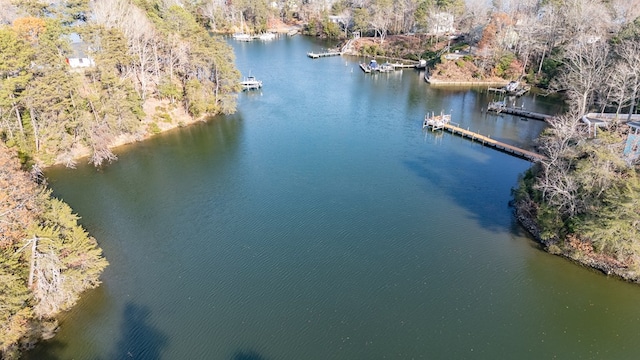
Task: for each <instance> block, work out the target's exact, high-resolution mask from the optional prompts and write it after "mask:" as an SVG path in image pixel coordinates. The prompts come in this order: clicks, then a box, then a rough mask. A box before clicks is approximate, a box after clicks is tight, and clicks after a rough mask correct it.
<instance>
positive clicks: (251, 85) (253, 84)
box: [240, 76, 262, 90]
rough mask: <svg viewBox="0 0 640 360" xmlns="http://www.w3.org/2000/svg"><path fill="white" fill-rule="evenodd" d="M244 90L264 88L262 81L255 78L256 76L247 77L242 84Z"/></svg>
mask: <svg viewBox="0 0 640 360" xmlns="http://www.w3.org/2000/svg"><path fill="white" fill-rule="evenodd" d="M240 86H242V90H253V89H259V88H261V87H262V81H260V80H258V79H256V78H255V76H247V77H246V78H244V80H242V81H241V82H240Z"/></svg>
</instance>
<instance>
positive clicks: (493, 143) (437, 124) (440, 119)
mask: <svg viewBox="0 0 640 360" xmlns="http://www.w3.org/2000/svg"><path fill="white" fill-rule="evenodd" d="M425 127H427V128H431V131H435V130H441V129H442V130H446V131H448V132H450V133H452V134H453V135H458V136H461V137H463V138H465V137H466V138H468V139H470V140H471V141H478V142H480V143H482V145H485V146H489V147H492V148H494V149H496V150H500V151H503V152H506V153H507V154H511V155H514V156H517V157H520V158H523V159H526V160H529V161H534V162H535V161H540V160H544V159H546V157H545V156H544V155H541V154H538V153H535V152H533V151H528V150H524V149H521V148H519V147H517V146H513V145H509V144H505V143H503V142H501V141H498V140H494V139H492V138H490V137H488V136H484V135H480V134H478V133H475V132H473V131H470V130H469V129H466V130H465V129H463V128H461V127H458V126H455V125H452V124H451V115H444V114H443V115H438V116H430V117H429V116H426V117H425V119H424V123H423V125H422V128H425Z"/></svg>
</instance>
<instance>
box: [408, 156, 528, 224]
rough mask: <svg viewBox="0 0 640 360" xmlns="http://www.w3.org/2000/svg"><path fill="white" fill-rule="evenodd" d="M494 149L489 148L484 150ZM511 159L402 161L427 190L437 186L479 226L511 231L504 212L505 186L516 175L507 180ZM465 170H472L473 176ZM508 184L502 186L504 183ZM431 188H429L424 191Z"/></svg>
mask: <svg viewBox="0 0 640 360" xmlns="http://www.w3.org/2000/svg"><path fill="white" fill-rule="evenodd" d="M486 150H488V151H494V150H492V149H486ZM511 161H520V160H518V159H506V160H504V162H502V165H500V164H491V163H490V164H488V165H479V164H478V162H477V161H476V160H474V159H472V158H468V157H464V156H460V157H457V158H456V159H455V163H452V164H437V165H434V161H433V159H432V158H431V157H429V156H427V155H417V156H415V157H413V158H411V159H407V160H406V161H405V166H406V167H407V168H408V169H409V170H410V171H412V172H413V173H414V174H416V175H417V176H418V177H420V178H422V179H424V180H425V183H427V184H428V185H425V186H426V187H427V188H428V189H433V188H435V189H438V191H439V192H441V193H443V194H445V195H446V196H448V197H449V198H450V199H452V200H453V201H454V202H455V203H456V204H457V205H458V206H460V207H462V208H464V209H466V210H467V211H468V212H469V213H470V217H471V218H472V219H474V220H475V221H477V222H478V223H479V225H480V226H482V227H483V228H485V229H488V230H490V231H511V230H512V226H513V225H512V221H511V219H510V218H511V215H510V214H511V212H508V211H504V209H505V208H507V207H508V206H509V201H510V199H511V194H510V191H509V190H505V187H506V188H507V189H508V186H510V185H515V184H516V181H517V178H516V177H517V175H515V174H514V175H513V178H512V179H508V176H505V175H508V174H511V172H512V171H513V170H505V171H506V173H505V171H501V169H500V168H501V167H504V169H509V168H510V167H511V166H512V165H513V164H512V163H511ZM465 172H473V173H476V175H474V176H469V175H465V174H464V173H465ZM507 181H508V183H507V184H506V186H505V182H507ZM428 191H431V190H428Z"/></svg>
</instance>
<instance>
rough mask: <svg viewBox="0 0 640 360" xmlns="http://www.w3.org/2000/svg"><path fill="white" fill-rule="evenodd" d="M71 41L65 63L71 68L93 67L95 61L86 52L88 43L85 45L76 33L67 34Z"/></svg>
mask: <svg viewBox="0 0 640 360" xmlns="http://www.w3.org/2000/svg"><path fill="white" fill-rule="evenodd" d="M69 40H70V41H71V55H70V56H69V57H68V58H67V64H69V66H70V67H71V68H72V69H79V68H87V67H93V66H95V65H96V63H95V61H93V59H92V58H91V57H89V55H88V54H87V53H88V52H89V45H87V44H86V43H85V42H84V41H82V39H81V38H80V36H79V35H78V34H77V33H72V34H71V35H69Z"/></svg>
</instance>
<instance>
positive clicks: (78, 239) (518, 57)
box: [0, 0, 640, 359]
mask: <svg viewBox="0 0 640 360" xmlns="http://www.w3.org/2000/svg"><path fill="white" fill-rule="evenodd" d="M0 6H1V8H2V9H3V12H2V14H0V137H1V139H2V144H0V164H1V165H2V166H1V167H0V198H1V199H2V201H1V202H0V278H1V279H2V281H1V282H0V304H2V306H0V326H2V330H1V331H0V354H1V356H2V358H7V359H10V358H18V357H19V356H20V351H22V350H24V349H28V348H29V347H30V346H32V345H33V344H34V342H36V341H38V340H39V339H43V338H48V337H51V336H53V334H54V333H55V330H56V327H57V323H56V316H57V315H59V313H60V312H62V311H65V310H68V309H69V308H70V307H71V306H73V305H74V304H75V303H76V301H77V300H78V298H79V296H80V294H81V293H82V292H83V291H85V290H87V289H89V288H93V287H96V286H98V285H99V283H100V280H99V277H100V274H101V272H102V271H103V269H104V268H105V267H106V266H107V261H106V259H105V258H104V257H103V256H102V252H101V250H100V248H99V247H98V244H97V242H96V240H95V239H94V238H92V237H91V236H90V235H89V234H88V233H87V232H86V231H85V230H84V229H83V228H82V227H81V226H80V225H79V224H78V220H79V217H78V216H77V215H75V214H73V212H72V210H71V208H70V207H69V206H68V205H66V204H65V203H64V202H62V201H60V200H58V199H55V198H53V197H52V196H51V190H49V189H47V188H46V179H44V177H43V175H42V169H43V168H44V167H46V166H50V165H53V164H64V165H66V166H69V167H73V166H75V165H76V163H77V161H79V160H80V159H87V161H88V162H89V163H91V164H93V165H95V166H105V165H106V164H108V163H109V162H112V161H115V160H116V156H115V154H114V153H113V151H112V149H113V147H115V146H117V145H119V144H124V143H127V142H132V141H138V140H142V139H145V138H147V137H149V136H151V135H154V134H158V133H160V132H162V131H164V130H167V129H170V128H174V127H177V126H184V125H186V124H188V123H190V122H193V121H197V120H203V119H206V118H207V117H208V116H211V115H215V114H230V113H233V112H234V111H235V109H236V96H237V93H238V92H239V91H240V90H241V89H240V86H239V80H240V76H241V75H240V73H239V72H238V70H237V69H236V67H235V64H234V54H233V51H232V49H231V47H230V46H229V45H228V44H227V43H226V42H225V41H224V39H222V38H221V37H220V36H217V35H212V34H232V33H239V32H242V33H245V32H246V33H251V34H260V33H263V32H266V31H270V30H275V29H278V28H281V29H291V28H293V29H300V30H301V31H302V32H303V33H304V34H306V35H310V36H319V37H325V38H331V39H336V40H338V39H342V40H344V41H347V40H349V39H354V38H355V37H358V40H357V41H353V42H352V44H353V48H352V49H351V51H352V53H354V54H358V55H364V56H370V57H388V58H392V59H405V60H412V61H418V60H426V61H427V63H428V67H429V69H428V71H429V72H430V73H431V74H432V76H434V77H436V78H438V79H440V80H442V81H445V82H446V81H452V82H453V81H473V82H483V81H486V82H491V81H495V80H496V79H499V80H504V81H505V82H508V81H519V82H522V83H528V84H530V85H533V86H537V87H538V88H540V89H541V91H543V92H548V93H552V92H555V93H561V94H562V95H563V96H564V98H565V99H566V102H567V108H568V109H569V110H568V111H567V112H566V113H565V114H557V116H556V117H554V118H553V119H551V120H549V125H550V126H549V129H548V130H547V131H545V132H544V133H543V134H542V136H541V137H540V139H539V143H538V146H537V150H538V151H539V152H541V153H542V154H543V155H544V156H545V159H543V160H541V161H540V162H538V163H535V164H534V166H533V167H532V168H531V169H530V170H529V171H528V172H527V173H526V174H524V175H523V176H522V178H521V179H520V181H519V186H518V187H517V188H516V189H514V190H513V195H514V201H513V205H514V209H515V212H516V215H517V217H518V219H519V220H520V221H521V223H522V224H523V225H524V226H525V227H526V228H527V229H529V231H531V233H532V234H533V235H534V236H535V237H536V238H537V239H538V240H539V241H540V242H541V243H542V244H543V245H544V247H545V249H546V250H547V251H549V252H551V253H554V254H559V255H562V256H565V257H567V258H570V259H573V260H575V261H577V262H579V263H581V264H585V265H587V266H591V267H594V268H596V269H599V270H601V271H603V272H605V273H607V274H614V275H616V276H619V277H622V278H624V279H627V280H629V281H633V282H638V281H640V275H639V274H640V273H638V271H639V270H640V237H639V235H640V207H639V204H640V179H639V176H638V170H639V162H638V158H640V151H638V149H639V147H638V145H639V143H640V136H636V134H637V132H636V130H637V129H640V122H638V123H637V124H636V123H635V122H634V121H633V120H635V117H634V113H635V112H636V109H637V105H638V91H639V90H640V45H639V44H640V1H639V0H595V1H594V0H522V1H516V0H511V1H510V0H493V1H486V0H466V1H463V0H403V1H392V0H333V1H332V0H324V1H322V0H287V1H284V0H278V1H267V0H259V1H252V0H234V1H218V0H100V1H92V0H54V1H40V0H0ZM450 54H455V56H450ZM590 113H591V114H607V116H608V117H607V120H606V121H600V122H597V123H596V122H595V121H591V120H589V119H590V117H589V116H588V114H590Z"/></svg>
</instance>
